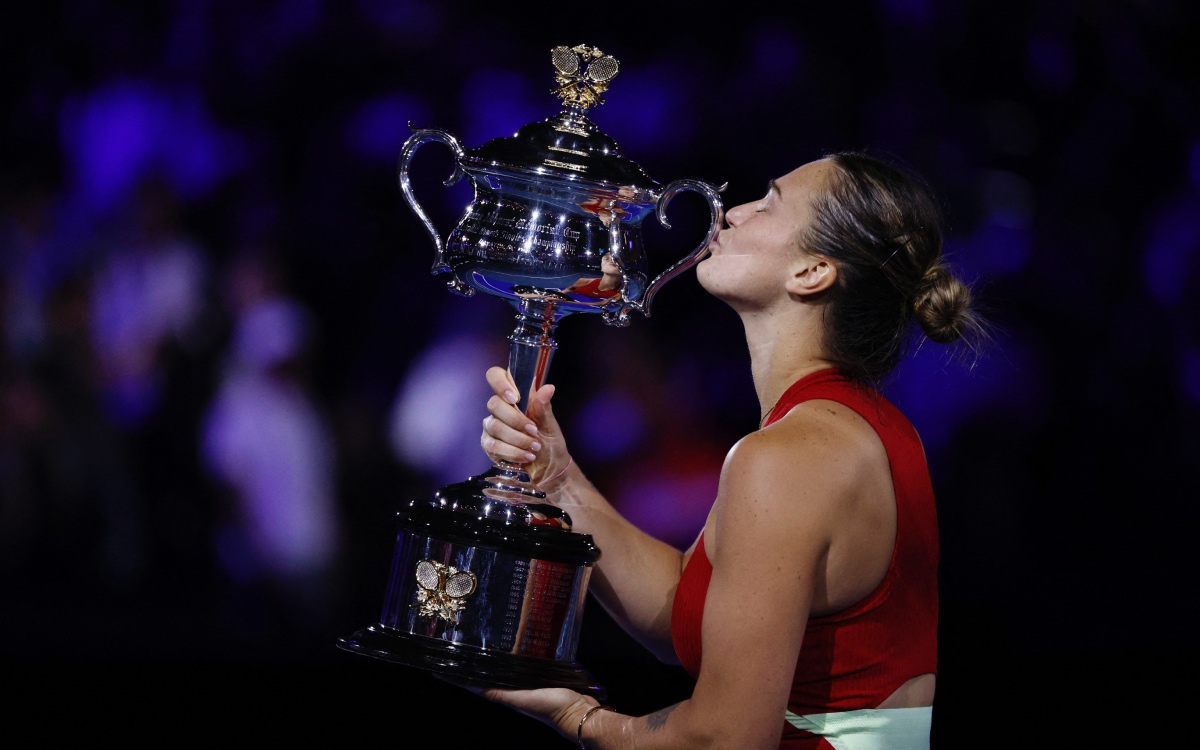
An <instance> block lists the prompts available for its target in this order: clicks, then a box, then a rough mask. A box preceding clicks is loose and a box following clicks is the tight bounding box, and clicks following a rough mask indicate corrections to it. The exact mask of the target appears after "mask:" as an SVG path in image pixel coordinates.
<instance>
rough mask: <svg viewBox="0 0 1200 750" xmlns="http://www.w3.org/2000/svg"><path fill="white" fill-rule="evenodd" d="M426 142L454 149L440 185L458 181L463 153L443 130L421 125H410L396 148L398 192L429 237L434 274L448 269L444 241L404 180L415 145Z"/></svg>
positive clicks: (410, 186)
mask: <svg viewBox="0 0 1200 750" xmlns="http://www.w3.org/2000/svg"><path fill="white" fill-rule="evenodd" d="M409 127H410V128H411V127H412V123H409ZM429 141H438V142H439V143H444V144H446V145H447V146H449V147H450V150H451V151H453V152H454V171H453V172H451V173H450V176H449V177H447V178H446V179H445V180H443V181H442V184H443V185H445V186H446V187H450V186H451V185H453V184H455V183H456V182H458V181H459V180H461V179H462V177H463V174H464V172H463V170H462V164H461V163H460V161H459V160H460V159H462V158H463V154H464V152H463V148H462V146H461V145H460V144H459V142H458V139H457V138H455V137H454V136H452V135H450V134H449V133H447V132H446V131H444V130H436V129H433V128H424V129H421V130H417V129H416V128H413V134H412V135H410V136H409V137H408V140H407V141H405V142H404V148H403V149H401V151H400V161H399V163H398V165H397V167H396V171H397V174H398V177H399V180H400V192H402V193H404V201H405V202H406V203H408V207H409V208H411V209H412V211H413V213H414V214H416V215H417V218H418V219H420V220H421V223H422V224H424V225H425V231H427V232H429V236H430V237H432V238H433V244H434V247H435V248H436V252H435V254H434V256H433V269H432V273H435V274H438V273H445V272H446V271H449V270H450V265H449V264H448V263H446V259H445V252H446V243H445V242H443V241H442V238H441V236H440V235H439V234H438V233H437V230H436V229H434V227H433V222H432V221H430V219H429V215H428V214H426V213H425V209H423V208H421V204H420V203H418V202H417V198H416V196H415V195H413V189H412V184H411V183H410V182H409V179H408V165H409V163H410V162H411V161H412V158H413V154H415V153H416V152H417V149H418V148H420V147H421V146H423V145H425V144H426V143H428V142H429Z"/></svg>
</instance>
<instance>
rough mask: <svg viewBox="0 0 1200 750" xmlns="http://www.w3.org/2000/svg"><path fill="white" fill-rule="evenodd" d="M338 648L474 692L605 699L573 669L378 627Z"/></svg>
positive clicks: (602, 691) (363, 630)
mask: <svg viewBox="0 0 1200 750" xmlns="http://www.w3.org/2000/svg"><path fill="white" fill-rule="evenodd" d="M337 646H338V648H340V649H342V650H343V651H349V652H351V653H356V654H362V655H364V656H370V657H373V658H376V659H382V660H384V661H388V662H392V663H393V664H399V665H402V666H406V667H414V668H416V669H421V670H425V671H427V672H436V673H438V674H442V675H445V676H446V677H449V678H451V679H452V680H455V681H459V682H465V683H469V684H471V685H476V686H479V687H503V688H515V689H532V688H545V687H564V688H570V689H571V690H574V691H576V692H578V693H583V694H584V695H590V696H592V697H594V698H596V699H597V700H603V699H604V698H606V697H607V691H606V690H605V689H604V687H603V686H602V685H598V684H596V680H595V678H594V677H593V676H592V675H591V674H589V673H588V671H587V670H586V669H583V668H582V667H580V666H578V665H575V664H564V663H562V662H553V661H547V660H544V659H536V658H531V657H527V656H519V655H516V654H510V653H505V652H498V651H490V650H488V649H483V648H479V647H477V646H470V645H466V644H461V643H451V642H449V641H443V640H439V639H436V638H426V637H423V636H419V635H412V634H409V633H405V632H403V631H400V630H395V629H393V628H389V627H386V626H383V625H378V624H377V625H370V626H368V627H365V628H361V629H359V630H357V631H356V632H355V633H354V635H352V636H351V637H349V638H339V639H338V641H337Z"/></svg>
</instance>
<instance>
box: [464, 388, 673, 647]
mask: <svg viewBox="0 0 1200 750" xmlns="http://www.w3.org/2000/svg"><path fill="white" fill-rule="evenodd" d="M487 379H488V383H489V384H490V385H491V386H492V389H493V390H494V391H495V393H496V395H495V396H493V397H492V398H491V399H490V400H489V401H488V411H489V414H490V415H489V416H488V417H487V419H485V420H484V423H483V428H484V429H483V435H482V437H481V439H480V442H481V444H482V446H483V449H484V450H485V451H486V452H487V453H488V455H489V456H491V457H492V458H493V459H496V458H501V459H504V460H508V461H515V462H518V463H521V464H524V468H525V470H526V471H528V472H529V475H530V477H531V478H532V479H533V481H534V482H535V483H536V484H538V486H539V487H541V489H542V490H544V491H545V492H546V494H547V499H548V500H550V501H551V502H552V503H553V504H554V505H557V506H558V507H560V508H562V509H563V510H565V511H567V513H568V514H569V515H570V516H571V523H572V526H573V529H574V530H575V531H578V532H580V533H583V534H590V535H591V536H592V538H593V539H594V540H595V542H596V546H597V547H599V548H600V553H601V556H600V560H599V562H598V563H597V564H596V567H595V570H594V572H593V574H592V580H591V584H590V586H589V591H590V592H591V593H592V594H593V595H594V596H595V597H596V599H597V600H598V601H599V602H600V604H601V605H602V606H603V607H604V608H605V610H606V611H608V613H609V614H610V615H611V616H612V617H613V619H614V620H615V621H616V622H617V624H618V625H620V626H621V628H622V629H623V630H625V632H627V633H629V635H630V636H631V637H633V638H634V639H635V640H636V641H637V642H638V643H640V644H642V645H643V646H645V647H646V648H647V649H648V650H649V651H650V652H651V653H653V654H654V655H655V656H656V657H658V658H659V659H660V660H662V661H665V662H668V663H675V662H676V661H677V660H676V657H675V649H674V647H673V646H672V645H671V602H672V600H673V599H674V596H675V588H676V587H677V586H678V585H679V577H680V575H681V572H682V570H683V564H684V561H685V559H686V558H685V556H684V555H683V554H682V553H680V551H679V550H677V549H675V548H674V547H672V546H670V545H669V544H666V543H665V542H662V541H659V540H657V539H655V538H654V537H651V536H650V535H648V534H646V533H645V532H643V531H641V530H640V529H638V528H637V527H636V526H634V525H633V524H631V523H630V522H629V521H627V520H625V518H624V517H622V516H621V514H619V513H618V512H617V511H616V509H614V508H613V507H612V505H610V504H609V502H608V501H607V500H606V499H605V498H604V496H603V495H601V494H600V492H599V491H597V490H596V488H595V486H594V485H592V483H591V482H590V481H588V479H587V477H586V476H584V474H583V471H582V470H581V469H580V468H579V466H578V465H577V464H576V463H575V462H574V461H573V460H572V459H571V457H570V453H569V452H568V450H567V444H566V440H565V439H564V438H563V435H562V431H561V429H560V428H559V425H558V421H557V420H556V419H555V418H554V410H553V408H552V407H551V405H550V399H551V397H552V396H553V395H554V386H552V385H547V386H543V387H542V389H541V390H539V391H538V392H537V393H535V394H533V395H532V396H531V397H530V399H529V409H528V416H527V415H525V414H522V413H521V412H520V410H519V409H517V407H516V406H515V405H514V404H516V403H517V401H518V398H517V394H516V390H515V386H514V385H513V383H512V379H511V377H510V376H509V374H508V371H507V370H505V369H504V368H502V367H493V368H491V369H490V370H488V373H487ZM530 426H533V427H534V428H535V429H534V430H530V429H528V428H529V427H530ZM531 456H532V457H533V458H530V457H531Z"/></svg>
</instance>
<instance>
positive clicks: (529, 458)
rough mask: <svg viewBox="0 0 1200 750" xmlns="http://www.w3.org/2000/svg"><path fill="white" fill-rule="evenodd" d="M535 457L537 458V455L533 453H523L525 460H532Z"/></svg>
mask: <svg viewBox="0 0 1200 750" xmlns="http://www.w3.org/2000/svg"><path fill="white" fill-rule="evenodd" d="M535 459H537V456H535V455H533V454H532V453H526V454H525V460H526V461H533V460H535Z"/></svg>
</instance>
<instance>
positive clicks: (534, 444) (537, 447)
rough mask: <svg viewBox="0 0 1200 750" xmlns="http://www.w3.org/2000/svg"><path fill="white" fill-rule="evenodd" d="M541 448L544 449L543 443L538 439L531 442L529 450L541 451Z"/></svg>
mask: <svg viewBox="0 0 1200 750" xmlns="http://www.w3.org/2000/svg"><path fill="white" fill-rule="evenodd" d="M541 449H542V444H541V443H539V442H538V441H536V440H534V441H533V442H532V443H530V444H529V450H532V451H540V450H541Z"/></svg>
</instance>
